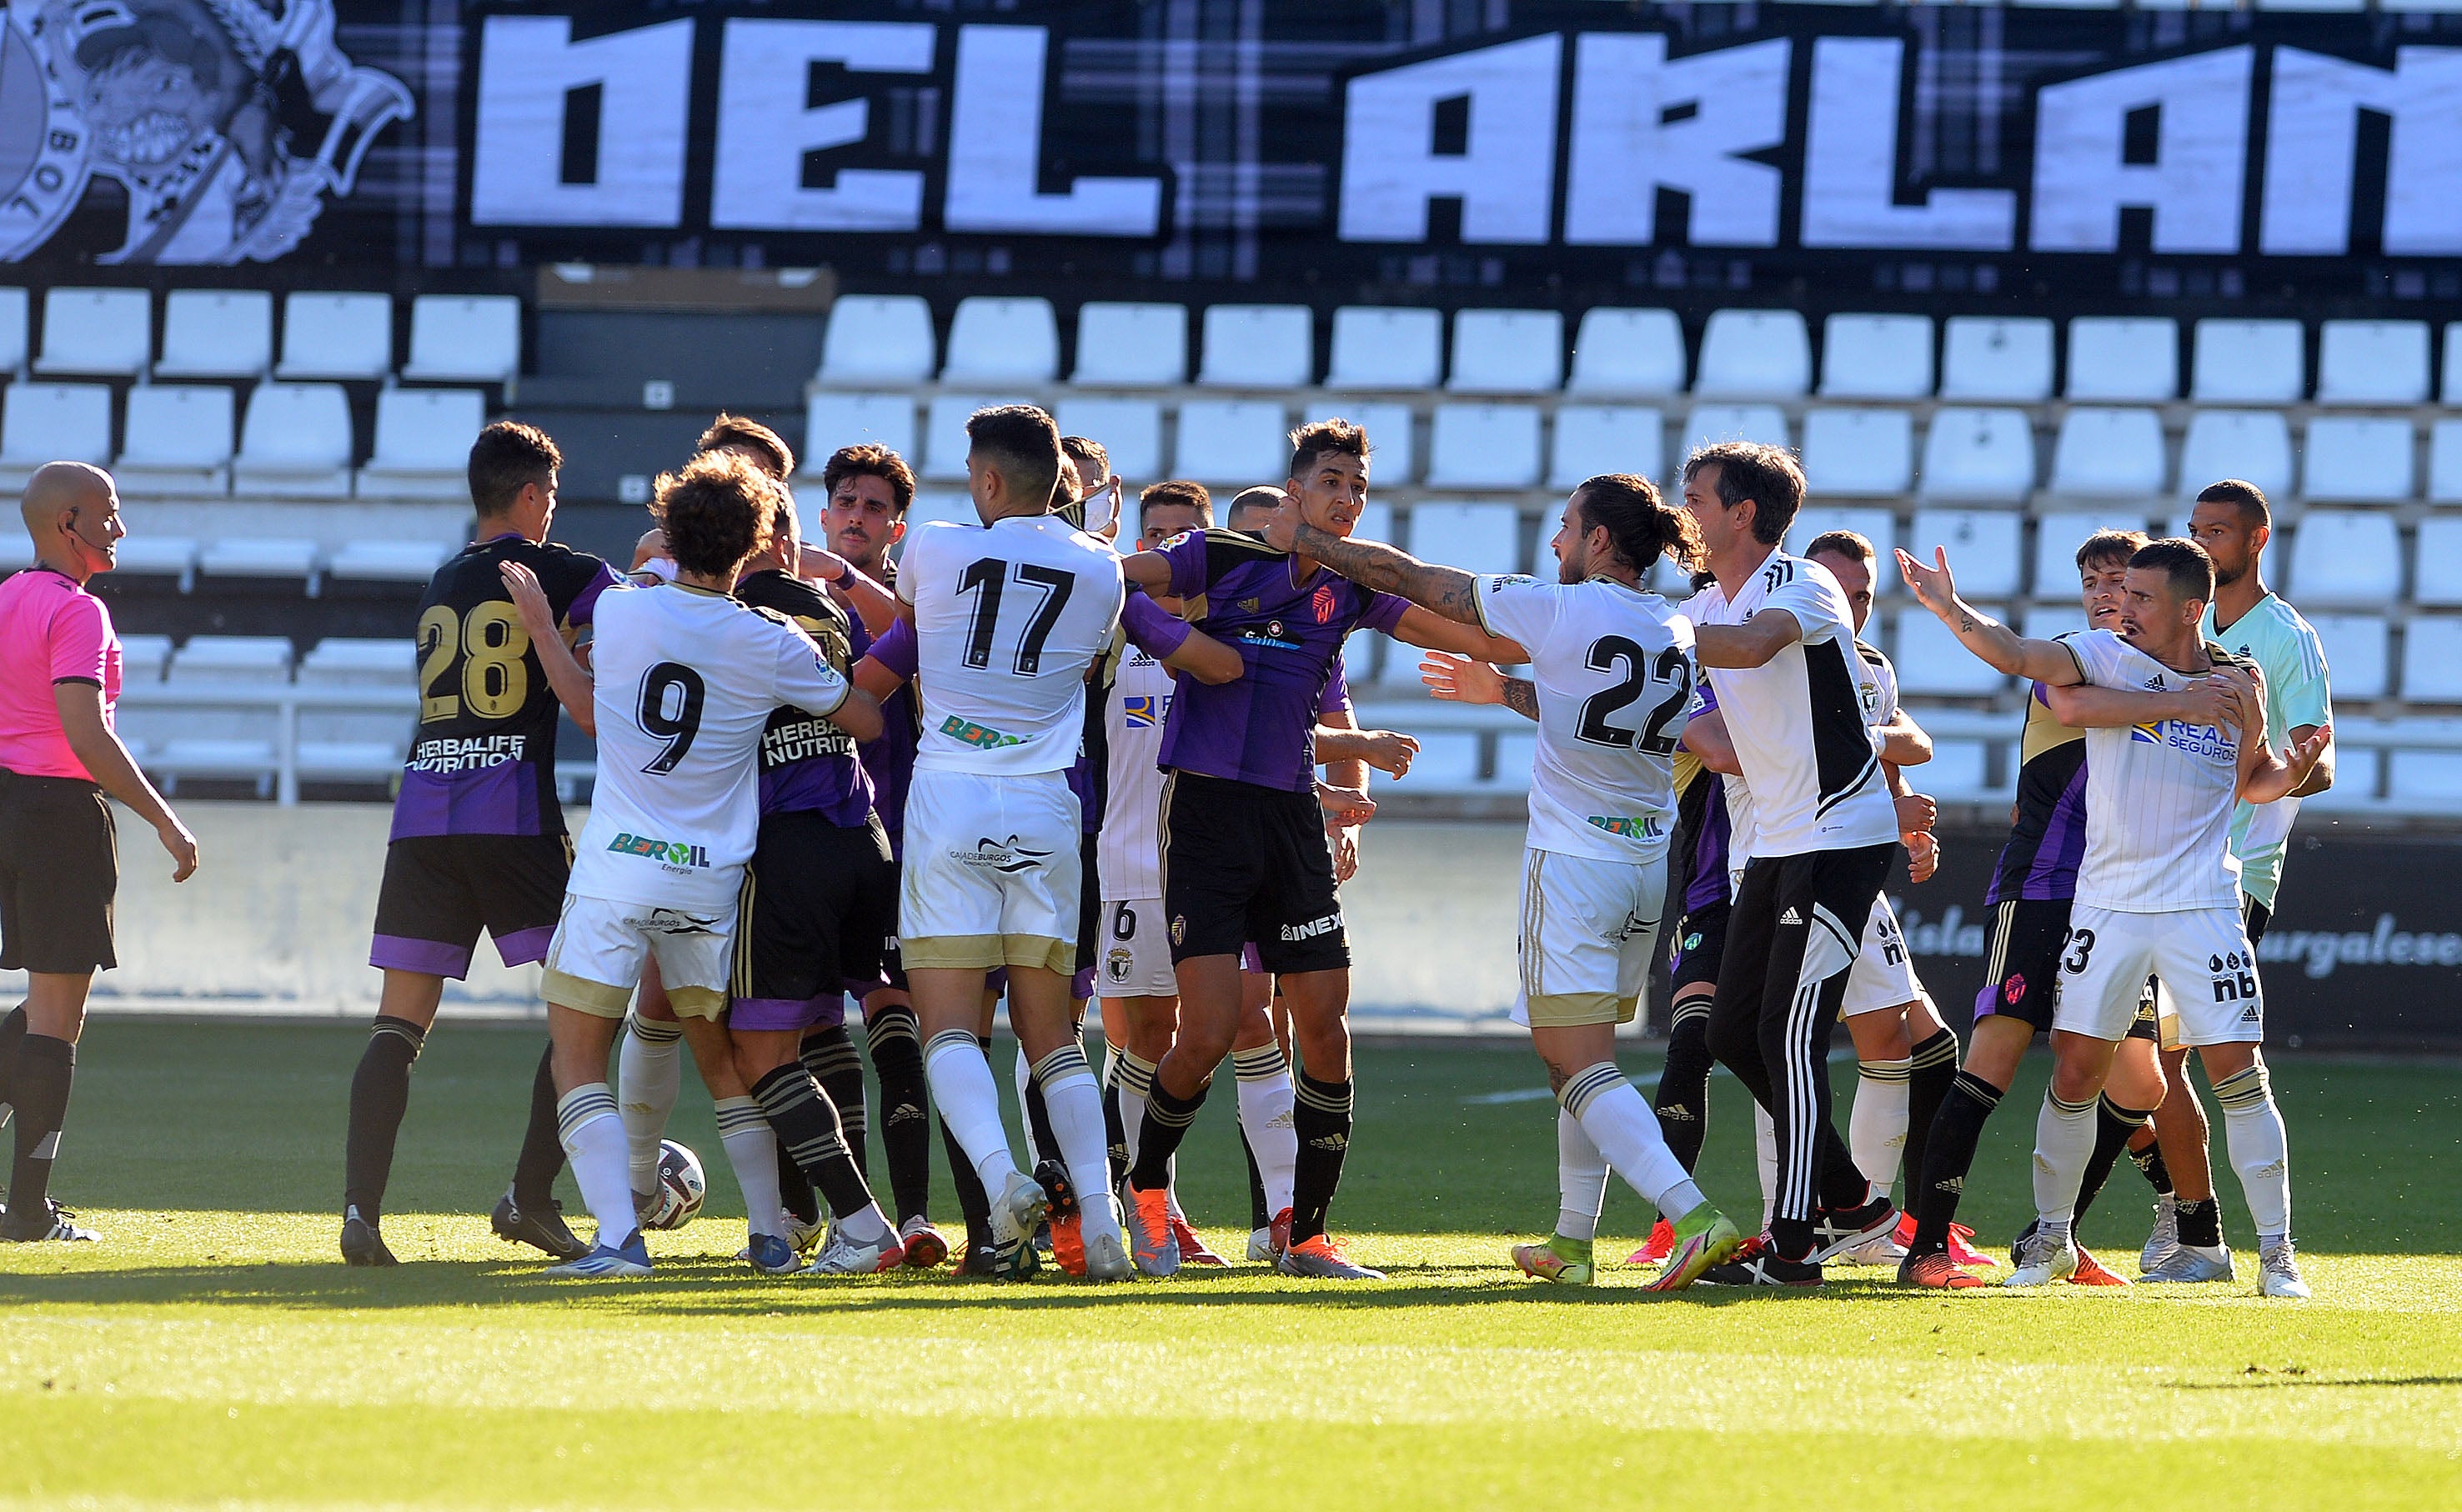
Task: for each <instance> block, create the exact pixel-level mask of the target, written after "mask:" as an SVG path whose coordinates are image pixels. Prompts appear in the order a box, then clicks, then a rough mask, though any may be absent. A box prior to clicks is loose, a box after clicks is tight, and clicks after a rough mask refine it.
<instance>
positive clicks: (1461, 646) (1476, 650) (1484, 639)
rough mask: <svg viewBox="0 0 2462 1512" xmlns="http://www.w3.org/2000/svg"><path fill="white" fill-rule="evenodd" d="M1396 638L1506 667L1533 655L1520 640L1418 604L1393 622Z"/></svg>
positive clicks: (1519, 663) (1433, 649)
mask: <svg viewBox="0 0 2462 1512" xmlns="http://www.w3.org/2000/svg"><path fill="white" fill-rule="evenodd" d="M1393 638H1394V639H1396V640H1401V641H1406V642H1408V643H1409V644H1411V645H1415V646H1418V647H1421V648H1423V649H1426V650H1431V651H1451V652H1454V653H1456V654H1457V655H1459V656H1465V657H1477V658H1478V659H1479V660H1481V661H1495V662H1501V663H1503V664H1505V665H1507V666H1519V665H1521V664H1522V663H1523V662H1525V661H1527V660H1529V659H1530V653H1529V652H1527V651H1525V650H1523V648H1522V643H1521V642H1520V641H1518V640H1507V639H1505V638H1504V637H1501V636H1491V635H1489V634H1488V633H1487V632H1486V631H1484V630H1481V629H1480V628H1479V626H1478V625H1476V624H1471V623H1468V622H1457V621H1454V620H1451V619H1447V618H1445V617H1443V616H1439V615H1437V614H1436V612H1435V611H1434V610H1428V609H1422V608H1420V607H1419V606H1418V605H1416V604H1413V605H1412V606H1411V607H1410V608H1408V609H1405V610H1403V611H1402V617H1401V618H1400V619H1398V620H1395V621H1394V622H1393Z"/></svg>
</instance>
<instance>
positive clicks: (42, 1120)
mask: <svg viewBox="0 0 2462 1512" xmlns="http://www.w3.org/2000/svg"><path fill="white" fill-rule="evenodd" d="M74 1080H76V1046H74V1045H72V1044H70V1043H69V1042H68V1041H66V1040H63V1039H55V1038H54V1037H53V1036H51V1035H49V1034H32V1033H30V1034H28V1035H27V1036H26V1038H25V1039H24V1041H23V1042H22V1043H20V1044H19V1046H18V1047H17V1075H16V1079H15V1088H14V1090H13V1092H12V1095H13V1096H14V1097H15V1098H16V1099H17V1100H16V1104H15V1107H16V1109H17V1161H16V1165H15V1166H14V1167H13V1168H12V1169H11V1171H10V1173H9V1218H10V1223H9V1227H10V1228H11V1230H13V1231H15V1232H17V1233H21V1234H31V1233H36V1232H39V1231H41V1230H43V1229H46V1228H49V1227H50V1226H51V1221H52V1213H51V1208H50V1207H49V1206H47V1205H46V1204H45V1202H44V1198H45V1197H46V1196H47V1195H48V1194H49V1193H50V1191H51V1185H52V1161H53V1159H54V1157H56V1156H58V1155H59V1153H60V1125H61V1123H62V1122H63V1121H64V1120H66V1118H67V1117H68V1112H69V1084H70V1083H71V1082H73V1081H74Z"/></svg>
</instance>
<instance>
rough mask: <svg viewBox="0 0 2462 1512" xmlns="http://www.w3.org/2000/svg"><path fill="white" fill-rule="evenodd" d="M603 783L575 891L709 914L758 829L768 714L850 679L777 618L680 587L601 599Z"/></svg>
mask: <svg viewBox="0 0 2462 1512" xmlns="http://www.w3.org/2000/svg"><path fill="white" fill-rule="evenodd" d="M596 624H597V629H596V632H595V636H594V639H593V641H592V647H591V667H592V672H593V675H594V680H595V682H596V687H595V691H594V694H593V696H592V700H591V702H592V703H593V704H594V706H595V708H596V710H597V716H598V781H597V787H596V789H595V792H594V796H593V797H592V799H591V803H590V822H589V823H588V824H586V825H584V826H583V827H582V831H581V838H580V839H579V840H577V841H575V842H574V845H573V859H572V882H571V883H570V884H569V886H570V890H571V891H572V893H574V894H576V895H577V896H582V897H598V898H605V899H608V900H609V901H612V902H620V903H638V904H647V905H651V906H654V907H669V908H687V909H700V910H717V909H723V908H724V907H726V906H727V905H728V904H730V903H732V902H734V901H735V894H736V890H737V888H738V887H739V886H740V885H741V884H742V882H743V873H744V863H745V862H746V861H748V860H750V859H751V858H752V846H753V842H754V841H755V840H756V839H758V838H759V835H760V830H761V784H760V774H759V769H758V766H757V763H756V761H755V758H756V757H757V756H758V755H759V753H760V750H761V732H762V730H763V728H764V727H766V726H767V724H768V723H769V715H770V713H771V711H773V710H774V709H776V708H777V707H778V705H779V704H781V703H791V704H793V705H794V706H796V707H797V708H802V709H809V710H810V711H811V712H812V713H814V714H821V715H828V714H832V713H835V712H836V711H837V708H838V705H840V704H842V703H844V702H846V699H847V684H846V680H845V679H844V678H841V677H839V676H838V675H837V674H836V673H835V672H833V671H831V669H830V667H829V664H828V663H827V662H826V661H824V660H823V659H822V658H821V652H820V648H819V647H817V646H815V645H813V644H812V642H811V640H810V638H808V637H806V636H805V635H804V633H803V632H802V631H800V630H797V629H796V628H795V627H794V626H793V625H791V624H789V623H788V622H787V620H786V619H785V617H784V616H778V615H773V614H770V613H768V612H767V611H765V610H758V609H753V608H750V607H749V606H747V605H745V604H744V603H742V602H739V601H738V600H736V599H733V598H730V597H728V596H726V595H725V594H714V593H711V592H710V591H708V590H707V589H703V588H689V587H686V586H685V585H683V584H681V583H662V584H660V585H659V586H658V587H656V588H642V589H635V590H632V591H630V592H627V593H620V594H607V595H606V596H604V597H602V598H601V599H599V600H598V609H597V611H596Z"/></svg>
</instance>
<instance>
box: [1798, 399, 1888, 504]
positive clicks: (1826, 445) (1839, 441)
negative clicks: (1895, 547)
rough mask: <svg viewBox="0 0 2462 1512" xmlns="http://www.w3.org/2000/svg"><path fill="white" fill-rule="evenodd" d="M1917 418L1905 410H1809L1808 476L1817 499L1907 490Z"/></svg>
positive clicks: (1805, 462)
mask: <svg viewBox="0 0 2462 1512" xmlns="http://www.w3.org/2000/svg"><path fill="white" fill-rule="evenodd" d="M1914 451H1915V433H1914V417H1913V416H1912V415H1911V414H1909V413H1908V412H1907V411H1905V410H1902V409H1828V408H1819V409H1810V410H1806V411H1805V412H1804V416H1803V478H1804V485H1805V487H1806V489H1807V490H1808V491H1809V492H1811V493H1812V494H1813V495H1814V496H1816V497H1821V496H1833V497H1842V498H1881V497H1884V496H1888V495H1892V494H1900V493H1904V492H1906V491H1907V485H1908V483H1909V481H1910V480H1911V479H1912V477H1913V476H1914V470H1915V456H1914Z"/></svg>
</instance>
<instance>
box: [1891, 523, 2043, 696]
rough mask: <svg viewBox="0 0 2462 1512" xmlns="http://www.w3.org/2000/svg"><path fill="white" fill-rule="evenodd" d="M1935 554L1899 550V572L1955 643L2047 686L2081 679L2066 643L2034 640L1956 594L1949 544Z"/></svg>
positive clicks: (1986, 661)
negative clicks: (1921, 558)
mask: <svg viewBox="0 0 2462 1512" xmlns="http://www.w3.org/2000/svg"><path fill="white" fill-rule="evenodd" d="M1898 575H1899V576H1901V577H1903V578H1905V579H1906V582H1907V587H1908V588H1909V589H1911V590H1912V591H1913V593H1914V595H1915V601H1916V602H1918V603H1920V604H1922V605H1923V606H1924V607H1925V608H1926V609H1929V610H1931V611H1932V612H1933V614H1934V615H1935V616H1939V619H1940V622H1941V623H1942V624H1944V625H1947V626H1948V627H1949V628H1950V629H1951V630H1952V631H1954V632H1955V634H1956V636H1957V639H1958V643H1959V644H1960V645H1962V646H1964V647H1965V648H1966V649H1967V650H1969V651H1972V652H1974V653H1975V655H1976V657H1977V658H1979V659H1981V660H1982V661H1983V663H1984V665H1986V666H1988V667H1990V668H1992V670H1994V671H1995V672H2002V673H2010V674H2014V675H2015V676H2018V677H2021V678H2032V679H2034V680H2036V681H2038V682H2041V683H2042V684H2043V685H2044V686H2045V687H2052V688H2062V687H2067V686H2069V685H2070V684H2072V683H2077V682H2084V680H2085V671H2084V668H2082V667H2080V666H2079V665H2078V659H2077V658H2076V657H2075V656H2073V655H2071V654H2070V652H2069V650H2068V648H2067V647H2065V646H2063V645H2062V644H2061V643H2060V642H2058V641H2056V640H2033V639H2029V638H2027V637H2024V636H2020V635H2019V634H2018V632H2016V631H2014V630H2012V629H2010V628H2009V627H2008V626H2007V625H2004V624H2002V623H2000V622H1999V621H1998V620H1997V619H1995V618H1993V617H1992V616H1990V615H1987V614H1985V613H1984V612H1983V611H1981V610H1979V609H1977V608H1976V607H1975V606H1974V605H1972V604H1970V603H1968V602H1967V601H1966V600H1965V599H1963V598H1960V597H1959V596H1957V582H1956V580H1955V579H1954V578H1953V577H1952V576H1951V575H1950V572H1949V551H1948V549H1947V548H1945V547H1942V548H1935V549H1934V550H1933V563H1932V564H1930V565H1927V564H1925V563H1922V562H1918V561H1916V560H1915V559H1914V558H1913V557H1911V556H1910V555H1908V554H1907V553H1906V552H1905V551H1900V552H1898Z"/></svg>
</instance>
